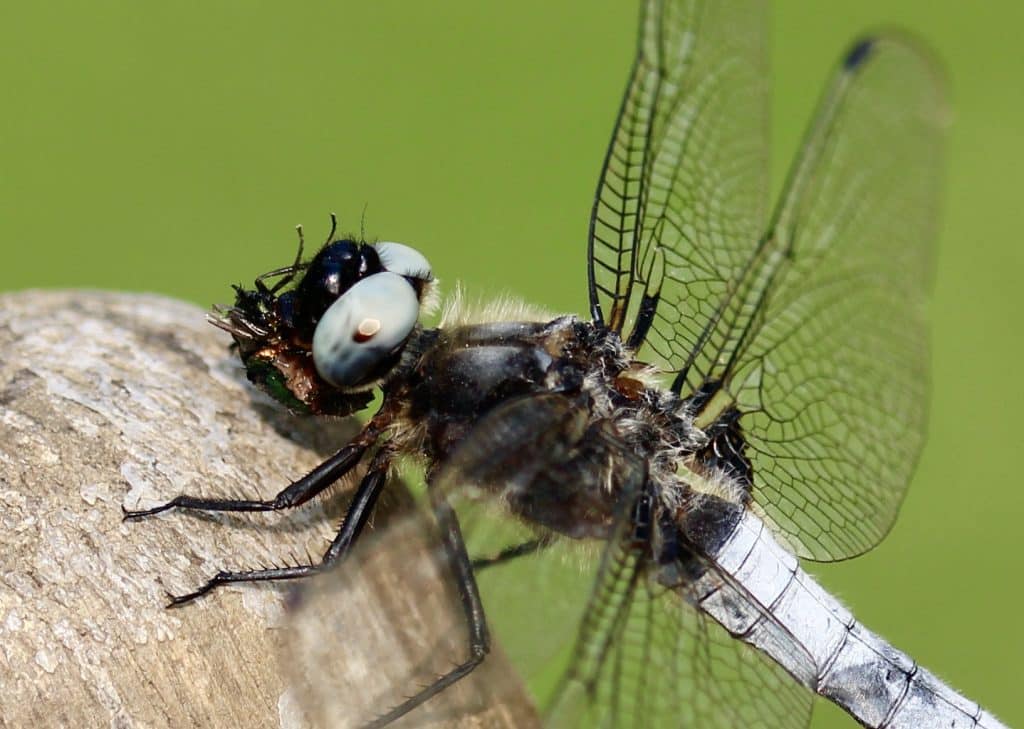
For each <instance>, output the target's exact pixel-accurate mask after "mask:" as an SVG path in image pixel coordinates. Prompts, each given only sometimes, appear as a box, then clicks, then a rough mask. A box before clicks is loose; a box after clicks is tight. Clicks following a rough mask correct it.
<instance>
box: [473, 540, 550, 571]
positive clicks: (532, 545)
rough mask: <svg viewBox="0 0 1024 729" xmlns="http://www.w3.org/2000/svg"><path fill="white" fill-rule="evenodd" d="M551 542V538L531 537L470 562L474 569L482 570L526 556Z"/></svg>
mask: <svg viewBox="0 0 1024 729" xmlns="http://www.w3.org/2000/svg"><path fill="white" fill-rule="evenodd" d="M549 544H551V540H550V539H547V538H544V537H541V538H539V539H530V540H529V541H526V542H521V543H520V544H514V545H512V546H511V547H505V549H503V550H501V551H500V552H498V553H497V554H494V555H491V556H489V557H476V558H474V559H473V560H472V562H470V564H471V565H472V567H473V570H474V571H476V570H482V569H484V568H485V567H494V566H496V565H499V564H504V563H505V562H511V561H512V560H514V559H518V558H519V557H525V556H526V555H528V554H533V553H534V552H537V551H539V550H541V549H543V548H544V547H546V546H548V545H549Z"/></svg>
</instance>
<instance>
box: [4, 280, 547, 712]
mask: <svg viewBox="0 0 1024 729" xmlns="http://www.w3.org/2000/svg"><path fill="white" fill-rule="evenodd" d="M227 344H228V342H227V340H226V337H225V336H224V335H223V333H221V332H218V331H217V330H215V329H214V328H213V327H210V326H208V325H207V324H206V323H205V321H204V313H203V311H202V310H200V309H198V308H196V307H194V306H192V305H189V304H185V303H182V302H178V301H173V300H170V299H165V298H161V297H157V296H147V295H127V294H104V293H93V292H81V291H72V292H39V291H37V292H25V293H20V294H11V295H5V296H3V297H0V521H2V523H0V726H12V727H14V726H17V727H22V726H154V727H156V726H171V727H194V726H203V727H234V726H238V727H289V728H292V727H304V726H309V725H310V723H311V721H312V720H313V718H315V717H317V716H319V721H320V722H322V723H326V724H329V725H332V726H342V725H344V723H345V721H346V718H347V717H346V716H343V715H341V716H339V715H338V714H337V713H331V712H343V711H344V708H343V707H341V708H330V709H324V707H320V706H310V704H309V701H310V700H309V698H308V693H307V692H306V690H305V688H306V687H304V686H299V685H296V684H297V683H300V682H296V681H293V680H292V679H290V678H289V676H290V675H292V673H290V672H289V671H288V670H286V669H284V668H282V666H283V665H285V664H287V663H288V661H287V660H282V659H281V656H284V655H288V652H287V650H286V649H287V647H288V646H290V647H291V650H292V654H294V652H295V649H296V647H298V648H300V649H301V647H302V642H301V641H300V640H297V639H295V638H294V636H293V634H292V633H290V632H289V631H288V630H285V629H284V626H285V625H286V624H287V623H289V622H290V620H291V618H290V614H291V613H290V611H289V610H286V609H285V607H284V604H285V600H284V599H283V598H284V596H285V594H286V591H287V590H286V587H285V586H282V585H272V584H260V585H237V586H231V587H227V588H223V589H220V590H216V591H215V592H214V593H212V594H210V595H208V596H207V597H206V598H205V599H202V600H200V601H198V602H196V603H194V604H192V605H189V606H187V607H184V608H180V609H175V610H168V609H165V607H164V605H165V604H166V595H165V590H167V591H170V592H172V593H180V592H187V591H189V590H191V589H193V588H195V587H196V586H198V585H199V584H201V583H202V582H203V581H204V580H205V579H206V578H208V577H210V576H211V575H212V574H214V573H215V572H217V571H218V570H220V569H224V568H229V569H230V568H246V567H258V566H264V565H270V564H281V563H293V562H296V561H306V560H307V559H308V557H307V555H319V554H320V553H322V552H323V550H324V548H325V547H326V545H327V543H328V541H329V539H330V537H331V536H332V535H333V525H336V524H337V523H338V520H339V518H340V514H341V511H342V509H343V507H344V504H345V502H346V500H347V498H346V496H345V495H344V493H342V491H343V490H344V487H342V488H340V489H338V490H336V491H335V492H334V493H333V495H331V496H328V497H327V499H326V500H325V501H322V503H318V504H311V505H308V506H306V507H303V508H301V509H298V510H296V511H294V512H290V513H285V514H233V515H219V516H208V515H202V514H196V513H180V512H179V513H174V512H172V513H168V514H166V515H162V516H159V517H156V518H152V519H149V520H146V521H143V522H137V523H122V521H121V509H122V505H124V506H127V507H129V508H135V507H140V506H142V507H145V506H152V505H154V504H156V503H159V502H162V501H165V500H167V499H168V498H170V497H172V496H174V495H176V494H177V493H179V492H192V493H202V494H205V495H210V496H228V495H232V496H240V495H242V494H245V495H247V496H249V497H255V496H257V495H260V496H264V497H266V496H271V495H273V494H274V493H275V492H276V491H277V490H278V489H279V488H281V487H282V486H283V485H285V484H287V483H288V482H289V481H290V480H292V479H294V478H295V477H296V476H298V475H301V474H303V473H305V472H306V471H308V470H309V469H310V468H312V467H313V466H314V465H315V464H316V463H318V462H319V461H320V460H321V459H322V457H324V456H325V455H327V454H328V453H330V452H333V450H335V449H337V448H338V447H339V445H341V444H343V443H344V442H345V440H346V439H347V438H348V437H349V436H350V435H351V434H352V429H353V425H352V423H348V422H344V421H334V422H331V421H328V420H327V419H324V418H296V417H292V416H290V415H288V414H287V413H285V412H284V411H283V410H282V409H281V408H279V407H277V406H276V405H274V404H272V403H270V402H269V401H268V400H266V399H265V398H263V397H262V396H260V395H259V394H257V393H255V392H254V391H253V390H252V388H250V387H249V386H248V384H247V383H246V382H245V378H244V374H243V373H242V371H241V369H240V365H239V364H238V363H237V361H236V360H235V359H234V358H233V357H232V356H231V354H230V353H229V352H228V348H227ZM392 491H394V489H392ZM339 502H340V503H339ZM389 506H390V507H391V508H392V509H394V508H408V506H407V505H403V500H402V499H400V498H397V497H396V496H394V495H392V496H391V498H390V502H389V503H386V504H384V506H383V507H382V508H388V507H389ZM387 520H388V519H387V518H386V517H385V516H383V515H382V516H380V517H379V518H378V519H377V522H378V524H377V526H378V528H379V527H380V525H381V523H383V522H386V521H387ZM427 552H428V553H429V552H430V550H427ZM408 589H409V586H408V585H403V584H397V583H396V581H395V580H390V581H389V579H388V575H387V574H386V573H385V574H382V575H380V579H379V580H377V583H376V585H375V586H374V591H373V592H374V595H373V599H374V600H377V601H378V602H377V603H375V605H376V606H377V607H367V608H366V609H362V608H361V606H360V605H359V604H355V603H353V601H357V600H358V599H359V598H358V594H359V593H357V592H356V591H351V590H349V591H346V592H345V594H344V595H343V596H342V597H343V598H344V599H345V600H346V603H345V606H344V607H345V611H344V614H345V615H350V616H356V618H358V619H362V620H365V621H367V624H366V625H352V623H351V621H350V622H349V623H348V627H349V629H348V631H347V633H346V634H345V635H344V636H343V640H342V637H339V636H331V635H328V634H327V632H328V629H329V628H331V626H327V628H325V632H324V634H323V639H324V640H325V641H326V640H333V641H337V643H338V645H348V646H349V647H350V648H351V651H346V650H341V651H338V652H337V655H336V656H335V658H336V671H337V674H338V677H340V678H336V680H342V681H349V682H351V683H352V685H353V686H357V687H359V688H360V690H361V687H362V686H363V685H365V682H368V681H369V682H373V683H375V682H376V681H378V680H380V676H384V675H387V674H389V673H392V672H393V670H392V669H394V666H396V665H399V661H401V660H403V657H404V652H407V648H408V641H410V640H412V641H416V640H419V641H421V642H422V643H423V644H424V645H429V644H430V641H431V640H432V636H431V631H432V623H431V619H432V618H431V617H430V616H429V615H419V614H417V611H418V610H421V609H422V608H421V607H420V606H423V605H426V604H428V603H430V602H431V600H428V599H425V595H426V593H421V594H422V595H424V599H413V600H410V599H408V595H403V594H401V593H402V591H403V590H406V591H407V590H408ZM416 589H417V590H426V591H431V590H437V591H438V594H439V595H441V597H439V598H438V599H442V600H443V599H445V598H444V591H445V588H444V587H443V586H442V585H440V584H437V585H418V586H416ZM388 591H393V594H392V595H391V596H389V594H388ZM309 594H311V595H316V594H317V592H316V590H314V591H311V592H310V593H309ZM391 597H394V603H393V606H392V608H391V609H390V610H388V611H382V610H380V609H379V605H380V604H382V602H383V604H389V601H390V599H391ZM338 599H341V598H338ZM381 601H382V602H381ZM299 602H300V603H301V602H302V601H301V600H300V601H299ZM307 602H308V601H307ZM395 606H400V607H395ZM399 609H400V610H401V611H403V612H402V614H401V615H398V616H396V614H395V611H396V610H399ZM396 617H397V621H396ZM384 621H396V622H397V624H398V625H399V626H400V627H401V630H392V629H391V628H392V625H393V623H392V622H389V623H385V622H384ZM381 636H385V637H387V636H391V637H393V638H394V640H393V641H392V644H391V645H388V644H387V643H386V642H384V643H382V642H381V640H380V639H381ZM369 640H373V643H372V645H371V644H366V645H363V644H361V642H362V641H369ZM349 655H352V656H356V655H363V656H366V655H372V656H373V658H374V661H375V662H376V664H377V665H379V666H381V667H387V668H388V669H389V670H388V671H381V672H380V673H379V674H377V673H376V672H371V673H370V675H369V676H368V675H367V666H366V661H365V660H363V661H361V662H359V665H353V666H351V668H350V667H349V666H348V661H349ZM353 663H355V662H354V661H353ZM394 670H397V671H399V672H400V671H401V670H402V669H401V668H398V669H394ZM360 682H364V683H360ZM510 687H512V688H511V689H510ZM372 688H373V685H369V686H367V688H366V692H367V693H370V692H371V689H372ZM410 688H414V687H410ZM387 708H388V707H381V710H382V711H383V710H385V709H387ZM424 709H429V711H423V713H422V714H419V715H416V716H414V717H410V718H409V719H410V720H409V721H408V722H406V723H405V724H403V725H405V726H413V725H415V726H437V727H440V726H457V727H484V726H486V727H529V726H536V725H537V720H536V715H535V713H534V711H533V709H532V707H531V704H530V702H529V699H528V698H527V697H526V696H525V694H524V693H523V691H522V690H521V688H519V684H518V682H517V681H516V679H515V675H514V673H513V672H512V669H511V668H509V667H508V665H507V664H506V663H505V662H504V659H503V657H502V655H501V652H500V650H495V652H493V653H492V654H491V655H490V656H489V658H488V660H487V661H486V662H485V664H484V669H482V670H481V671H478V672H477V673H475V674H473V675H472V676H470V677H469V678H468V679H467V680H465V681H463V682H461V683H459V684H458V685H457V686H456V687H455V688H454V689H453V690H451V691H447V692H444V693H443V694H441V695H440V696H438V697H436V698H435V699H433V700H431V702H429V704H428V705H427V707H424ZM453 713H454V714H457V715H459V716H458V718H456V719H452V718H451V715H452V714H453Z"/></svg>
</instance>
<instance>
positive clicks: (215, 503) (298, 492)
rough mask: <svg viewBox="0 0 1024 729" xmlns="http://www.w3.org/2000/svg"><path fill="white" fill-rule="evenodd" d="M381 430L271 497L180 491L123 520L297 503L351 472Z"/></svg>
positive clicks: (272, 508) (371, 432)
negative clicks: (228, 496)
mask: <svg viewBox="0 0 1024 729" xmlns="http://www.w3.org/2000/svg"><path fill="white" fill-rule="evenodd" d="M379 434H380V429H379V428H377V427H375V426H367V427H366V428H365V429H364V430H363V432H362V433H360V434H359V435H358V436H357V437H356V439H355V440H353V441H352V442H351V443H349V444H348V445H347V446H345V447H344V448H342V449H341V450H340V451H338V452H337V453H335V454H334V455H333V456H331V457H330V458H328V459H327V460H326V461H324V462H323V463H321V464H320V465H319V466H317V467H316V468H314V469H313V470H312V471H310V472H309V473H307V474H306V475H305V476H303V477H302V478H300V479H298V480H297V481H294V482H292V483H291V484H289V485H288V486H286V487H285V488H284V489H282V490H281V491H280V492H279V493H278V494H277V496H275V497H274V498H273V499H269V500H263V499H210V498H204V497H201V496H189V495H187V494H181V495H179V496H176V497H174V498H173V499H171V500H170V501H168V502H167V503H165V504H160V505H159V506H154V507H153V508H151V509H139V510H137V511H132V510H130V509H125V508H124V507H123V506H122V507H121V510H122V511H123V512H124V517H123V518H124V520H125V521H132V520H134V519H142V518H145V517H147V516H153V515H154V514H160V513H162V512H164V511H168V510H170V509H175V508H177V509H196V510H199V511H279V510H281V509H291V508H294V507H296V506H300V505H302V504H304V503H306V502H307V501H309V500H310V499H312V498H313V497H314V496H316V495H317V494H319V493H320V492H322V491H323V490H324V489H326V488H327V487H328V486H330V485H331V484H333V483H334V482H335V481H337V480H338V479H339V478H341V477H342V476H344V475H345V474H346V473H348V472H349V471H351V470H352V469H353V468H354V467H355V466H356V464H357V463H359V460H360V459H361V458H362V457H363V454H364V453H365V452H366V449H367V448H368V447H369V446H370V445H371V444H372V443H373V441H375V440H376V439H377V436H378V435H379Z"/></svg>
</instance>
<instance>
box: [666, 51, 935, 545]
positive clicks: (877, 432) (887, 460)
mask: <svg viewBox="0 0 1024 729" xmlns="http://www.w3.org/2000/svg"><path fill="white" fill-rule="evenodd" d="M945 119H946V110H945V100H944V90H943V86H942V82H941V76H940V74H938V73H937V71H936V67H935V65H934V63H932V61H931V60H930V59H929V58H928V57H927V56H926V55H925V54H923V53H922V52H921V51H920V50H918V49H917V48H916V46H915V45H914V44H913V43H911V42H909V41H907V40H905V39H902V38H899V37H896V36H886V37H878V38H874V39H871V40H869V41H863V42H861V43H859V44H857V45H855V46H854V47H853V48H852V49H851V51H850V53H849V54H848V55H847V57H846V58H845V59H844V61H843V63H842V64H841V65H840V68H839V69H838V71H837V72H836V75H835V77H834V79H833V81H832V83H831V85H830V87H829V88H828V90H827V92H826V95H825V98H824V100H823V102H822V103H821V105H820V108H819V111H818V114H817V116H816V119H815V121H814V122H813V124H812V126H811V129H810V132H809V133H808V136H807V139H806V140H805V145H804V148H803V152H802V155H801V157H800V158H799V159H798V160H797V163H796V165H795V166H794V168H793V172H792V173H791V175H790V180H789V183H788V185H787V188H786V191H785V192H784V194H783V196H782V199H781V201H780V204H779V208H778V210H777V213H776V215H775V218H774V222H773V224H772V225H771V227H770V228H769V232H768V234H767V235H766V236H765V238H764V240H763V242H762V244H761V246H760V248H759V249H758V252H757V255H756V256H755V257H754V258H753V259H752V260H753V263H752V265H751V267H750V270H749V271H747V272H746V274H745V276H744V277H743V278H742V279H741V280H740V282H739V284H738V285H737V286H736V287H735V288H736V291H737V296H735V297H734V298H733V299H732V300H730V302H729V304H728V305H727V306H726V307H724V310H725V311H726V312H727V316H724V317H722V318H721V319H720V320H719V321H718V322H716V326H715V328H714V335H713V336H711V337H709V339H708V344H707V346H706V351H705V352H703V353H702V357H703V358H704V360H705V361H706V362H708V363H709V369H708V371H707V372H706V373H700V374H701V377H702V378H703V377H707V378H710V379H711V380H716V379H720V380H721V381H722V383H723V385H722V388H723V392H724V393H725V394H727V395H728V397H729V398H730V399H731V400H732V401H733V402H735V403H736V405H737V406H738V407H739V409H740V411H741V412H743V413H744V415H743V418H742V421H741V422H742V426H743V428H744V432H745V434H746V436H747V439H748V443H749V446H750V449H749V452H748V455H749V456H750V458H751V461H752V463H753V468H754V475H755V483H754V498H755V500H756V501H757V502H758V503H759V504H760V505H761V506H762V507H763V509H764V511H765V513H766V515H767V517H768V520H769V521H770V522H771V523H772V524H773V525H774V526H775V527H776V528H777V529H778V530H780V531H781V532H782V533H783V534H784V535H786V536H787V537H788V538H789V541H790V543H791V546H793V547H794V549H795V550H796V552H797V554H799V555H800V556H802V557H808V558H812V559H817V560H835V559H843V558H847V557H851V556H854V555H856V554H859V553H861V552H863V551H865V550H867V549H869V548H871V547H872V546H874V545H875V544H876V543H877V542H878V541H879V540H881V538H882V537H883V536H884V535H885V534H886V532H887V531H888V529H889V528H890V526H891V525H892V522H893V520H894V519H895V517H896V512H897V510H898V508H899V504H900V503H901V501H902V498H903V493H904V491H905V489H906V485H907V483H908V481H909V479H910V475H911V473H912V471H913V468H914V466H915V465H916V461H917V456H918V453H919V452H920V449H921V446H922V443H923V439H924V429H925V418H926V399H927V386H928V384H927V381H928V346H927V334H926V326H925V314H926V312H925V307H926V298H927V288H928V282H929V275H930V268H931V254H932V248H933V241H934V238H935V235H936V228H937V220H936V218H937V210H938V198H939V187H940V181H941V167H942V138H943V130H944V126H945ZM692 374H693V373H689V374H688V373H686V372H684V373H681V376H682V377H683V378H687V377H690V375H692ZM693 381H694V380H693V379H692V377H690V379H688V380H687V382H688V383H691V384H692V382H693Z"/></svg>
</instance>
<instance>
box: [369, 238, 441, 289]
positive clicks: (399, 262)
mask: <svg viewBox="0 0 1024 729" xmlns="http://www.w3.org/2000/svg"><path fill="white" fill-rule="evenodd" d="M373 247H374V248H375V249H376V250H377V255H378V256H380V262H381V264H382V265H383V266H384V268H385V270H387V271H390V272H391V273H397V274H398V275H399V276H407V277H408V278H418V279H420V280H422V281H430V280H432V279H433V278H434V277H433V275H432V274H431V272H430V262H429V261H427V258H426V256H424V255H423V254H422V253H420V252H419V251H418V250H416V249H415V248H411V247H409V246H407V245H405V244H403V243H392V242H390V241H387V242H384V243H377V244H376V245H374V246H373Z"/></svg>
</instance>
